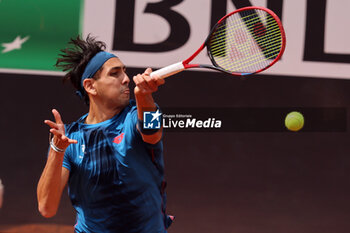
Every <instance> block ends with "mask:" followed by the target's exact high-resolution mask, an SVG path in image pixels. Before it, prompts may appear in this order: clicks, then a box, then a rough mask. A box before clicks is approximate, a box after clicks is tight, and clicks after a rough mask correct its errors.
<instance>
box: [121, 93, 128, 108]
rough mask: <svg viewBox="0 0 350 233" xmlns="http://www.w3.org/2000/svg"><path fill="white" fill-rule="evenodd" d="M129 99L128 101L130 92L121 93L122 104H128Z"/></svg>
mask: <svg viewBox="0 0 350 233" xmlns="http://www.w3.org/2000/svg"><path fill="white" fill-rule="evenodd" d="M129 101H130V94H126V93H125V94H123V96H122V98H121V102H122V105H124V106H126V105H128V104H129Z"/></svg>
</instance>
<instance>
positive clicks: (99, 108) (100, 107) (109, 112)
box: [85, 102, 122, 124]
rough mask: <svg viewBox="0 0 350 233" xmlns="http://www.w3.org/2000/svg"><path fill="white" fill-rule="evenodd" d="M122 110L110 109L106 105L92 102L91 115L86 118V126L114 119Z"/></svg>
mask: <svg viewBox="0 0 350 233" xmlns="http://www.w3.org/2000/svg"><path fill="white" fill-rule="evenodd" d="M121 110H122V108H110V107H108V106H106V105H104V104H96V103H94V102H90V107H89V114H88V116H87V117H86V120H85V123H86V124H97V123H100V122H103V121H106V120H108V119H111V118H113V117H114V116H115V115H116V114H118V113H119V112H120V111H121Z"/></svg>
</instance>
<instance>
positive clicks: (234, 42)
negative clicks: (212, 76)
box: [151, 6, 286, 78]
mask: <svg viewBox="0 0 350 233" xmlns="http://www.w3.org/2000/svg"><path fill="white" fill-rule="evenodd" d="M285 44H286V37H285V33H284V29H283V26H282V23H281V21H280V19H279V18H278V16H277V15H276V14H275V13H274V12H272V11H271V10H269V9H267V8H264V7H256V6H252V7H244V8H241V9H238V10H236V11H233V12H231V13H229V14H227V15H225V16H224V17H223V18H221V19H220V20H219V21H218V22H217V23H216V24H215V26H214V27H213V28H212V30H211V31H210V34H209V36H208V37H207V39H206V40H205V42H204V43H203V44H202V45H201V46H200V47H199V49H198V50H197V51H196V52H195V53H194V54H193V55H192V56H190V57H189V58H187V59H186V60H183V61H181V62H178V63H175V64H172V65H169V66H166V67H164V68H161V69H159V70H156V71H154V72H152V73H151V76H153V75H158V76H160V77H161V78H166V77H168V76H171V75H174V74H176V73H178V72H181V71H183V70H185V69H189V68H207V69H213V70H218V71H221V72H225V73H229V74H232V75H238V76H243V75H250V74H256V73H259V72H261V71H263V70H266V69H267V68H269V67H271V66H272V65H273V64H275V63H276V62H277V61H278V60H279V59H280V58H281V56H282V54H283V52H284V49H285ZM205 47H206V48H207V53H208V56H209V59H210V61H211V63H212V64H211V65H209V64H190V62H191V61H192V60H193V59H194V58H195V57H196V56H197V55H198V54H199V53H200V52H201V51H202V50H203V49H204V48H205Z"/></svg>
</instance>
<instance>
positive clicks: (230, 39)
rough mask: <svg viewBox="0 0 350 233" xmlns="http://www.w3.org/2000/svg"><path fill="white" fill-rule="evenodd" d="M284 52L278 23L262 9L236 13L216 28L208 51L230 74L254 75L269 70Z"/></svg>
mask: <svg viewBox="0 0 350 233" xmlns="http://www.w3.org/2000/svg"><path fill="white" fill-rule="evenodd" d="M281 49H282V34H281V30H280V27H279V25H278V23H277V22H276V20H275V19H274V18H273V17H272V16H271V15H270V14H268V13H267V12H265V11H262V10H249V11H245V12H243V13H241V14H233V15H231V16H230V17H228V18H226V20H224V21H223V22H221V24H219V25H218V26H217V28H216V29H215V31H214V32H213V34H212V36H211V38H210V41H209V52H210V53H211V55H212V58H213V59H214V61H215V62H216V64H217V65H219V66H220V67H221V68H223V69H225V70H227V71H229V72H245V73H249V72H251V73H252V72H255V71H257V70H259V69H263V68H266V67H268V66H269V65H270V64H271V63H272V62H273V59H275V58H276V57H277V56H278V54H279V53H280V51H281Z"/></svg>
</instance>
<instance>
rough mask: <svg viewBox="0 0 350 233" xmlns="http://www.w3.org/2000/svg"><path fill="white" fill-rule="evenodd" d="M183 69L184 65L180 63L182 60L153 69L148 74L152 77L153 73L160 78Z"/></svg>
mask: <svg viewBox="0 0 350 233" xmlns="http://www.w3.org/2000/svg"><path fill="white" fill-rule="evenodd" d="M184 69H185V66H184V65H183V64H182V62H178V63H175V64H172V65H169V66H166V67H163V68H161V69H159V70H156V71H153V72H152V73H151V74H150V76H151V77H152V76H153V75H157V76H159V77H161V78H166V77H169V76H171V75H174V74H176V73H179V72H181V71H183V70H184Z"/></svg>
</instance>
